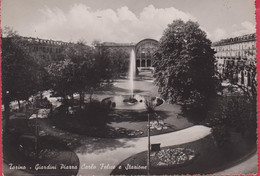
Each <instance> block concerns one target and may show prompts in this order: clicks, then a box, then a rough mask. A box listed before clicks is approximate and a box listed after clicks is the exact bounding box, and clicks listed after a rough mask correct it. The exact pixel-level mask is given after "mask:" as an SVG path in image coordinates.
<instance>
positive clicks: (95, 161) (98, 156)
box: [76, 125, 210, 175]
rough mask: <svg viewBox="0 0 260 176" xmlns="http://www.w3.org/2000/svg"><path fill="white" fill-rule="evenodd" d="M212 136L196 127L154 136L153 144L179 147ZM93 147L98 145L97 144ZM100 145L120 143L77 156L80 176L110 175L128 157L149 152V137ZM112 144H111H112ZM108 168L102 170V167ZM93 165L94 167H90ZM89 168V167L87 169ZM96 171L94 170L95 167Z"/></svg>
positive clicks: (207, 131)
mask: <svg viewBox="0 0 260 176" xmlns="http://www.w3.org/2000/svg"><path fill="white" fill-rule="evenodd" d="M209 134H210V128H208V127H205V126H202V125H196V126H193V127H190V128H187V129H184V130H180V131H176V132H172V133H167V134H162V135H157V136H152V137H151V143H161V147H166V146H172V145H179V144H184V143H188V142H193V141H196V140H199V139H201V138H204V137H205V136H207V135H209ZM94 143H95V141H94V142H93V145H98V144H97V143H96V144H94ZM98 143H100V145H113V143H120V144H121V146H120V145H118V147H116V148H105V149H104V148H103V149H100V150H96V151H95V152H91V153H90V152H89V153H88V152H80V151H81V150H79V151H78V152H77V151H76V152H77V153H76V154H77V156H78V157H79V160H80V169H79V172H78V175H109V174H110V173H111V172H112V170H113V169H114V167H115V166H117V165H119V164H120V163H121V162H122V161H123V160H125V159H127V158H128V157H130V156H132V155H134V154H137V153H139V152H142V151H146V150H147V137H142V138H134V139H131V138H124V139H116V140H110V139H102V140H101V141H98ZM110 143H111V144H110ZM102 164H103V165H104V166H107V168H104V169H100V168H101V165H102ZM90 165H92V167H91V166H90ZM86 166H87V167H86ZM94 166H95V167H96V169H93V167H94Z"/></svg>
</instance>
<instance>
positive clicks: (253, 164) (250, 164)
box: [214, 153, 258, 175]
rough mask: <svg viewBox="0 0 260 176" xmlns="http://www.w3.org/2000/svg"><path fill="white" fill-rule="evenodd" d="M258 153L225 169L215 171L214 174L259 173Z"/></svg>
mask: <svg viewBox="0 0 260 176" xmlns="http://www.w3.org/2000/svg"><path fill="white" fill-rule="evenodd" d="M257 163H258V162H257V153H255V154H254V155H253V156H251V157H250V158H248V159H247V160H246V161H243V162H242V163H239V164H237V165H235V166H233V167H231V168H228V169H225V170H223V171H220V172H216V173H214V175H240V174H244V175H248V174H256V173H257Z"/></svg>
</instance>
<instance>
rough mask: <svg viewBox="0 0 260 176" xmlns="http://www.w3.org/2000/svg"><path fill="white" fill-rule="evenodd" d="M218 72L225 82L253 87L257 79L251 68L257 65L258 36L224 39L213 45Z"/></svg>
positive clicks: (250, 35)
mask: <svg viewBox="0 0 260 176" xmlns="http://www.w3.org/2000/svg"><path fill="white" fill-rule="evenodd" d="M212 48H213V49H214V50H215V52H216V54H215V57H216V60H217V62H216V65H217V70H218V72H219V73H220V75H221V77H222V78H223V79H224V80H228V81H229V82H231V83H237V84H240V85H246V86H251V84H252V80H253V79H256V78H255V76H256V75H255V74H254V73H252V70H251V69H250V67H252V66H253V67H254V66H255V65H256V34H249V35H243V36H239V37H235V38H229V39H223V40H221V41H219V42H215V43H213V44H212Z"/></svg>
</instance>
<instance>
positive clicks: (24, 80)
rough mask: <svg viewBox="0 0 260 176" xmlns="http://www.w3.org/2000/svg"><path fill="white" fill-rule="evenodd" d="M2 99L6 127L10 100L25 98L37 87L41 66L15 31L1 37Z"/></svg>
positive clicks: (35, 90)
mask: <svg viewBox="0 0 260 176" xmlns="http://www.w3.org/2000/svg"><path fill="white" fill-rule="evenodd" d="M1 64H2V65H1V66H2V100H3V103H4V108H5V118H6V119H5V120H6V128H8V121H9V112H10V107H9V105H10V102H11V101H14V100H17V101H18V105H19V107H20V100H27V99H28V98H29V97H30V96H31V95H33V94H35V93H36V92H37V91H38V90H39V89H40V87H41V86H40V85H39V81H38V79H39V77H40V76H41V74H40V71H41V67H40V66H39V65H38V64H37V63H35V62H34V61H33V59H31V57H30V55H29V54H28V53H27V52H26V44H24V43H23V42H22V39H21V37H19V36H18V35H17V34H16V33H12V32H10V33H9V34H8V35H7V37H5V38H3V37H2V60H1Z"/></svg>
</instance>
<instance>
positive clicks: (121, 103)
mask: <svg viewBox="0 0 260 176" xmlns="http://www.w3.org/2000/svg"><path fill="white" fill-rule="evenodd" d="M135 74H136V65H135V53H134V50H133V49H132V50H131V54H130V64H129V84H128V85H129V88H130V89H129V95H118V96H114V97H108V98H105V99H103V100H102V103H104V104H106V105H108V106H110V107H112V108H114V109H126V110H140V109H145V108H146V105H145V99H146V97H145V96H141V95H138V94H134V78H135ZM153 102H154V103H155V105H156V106H159V105H161V104H162V103H163V102H164V101H163V100H162V99H161V98H159V97H153Z"/></svg>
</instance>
